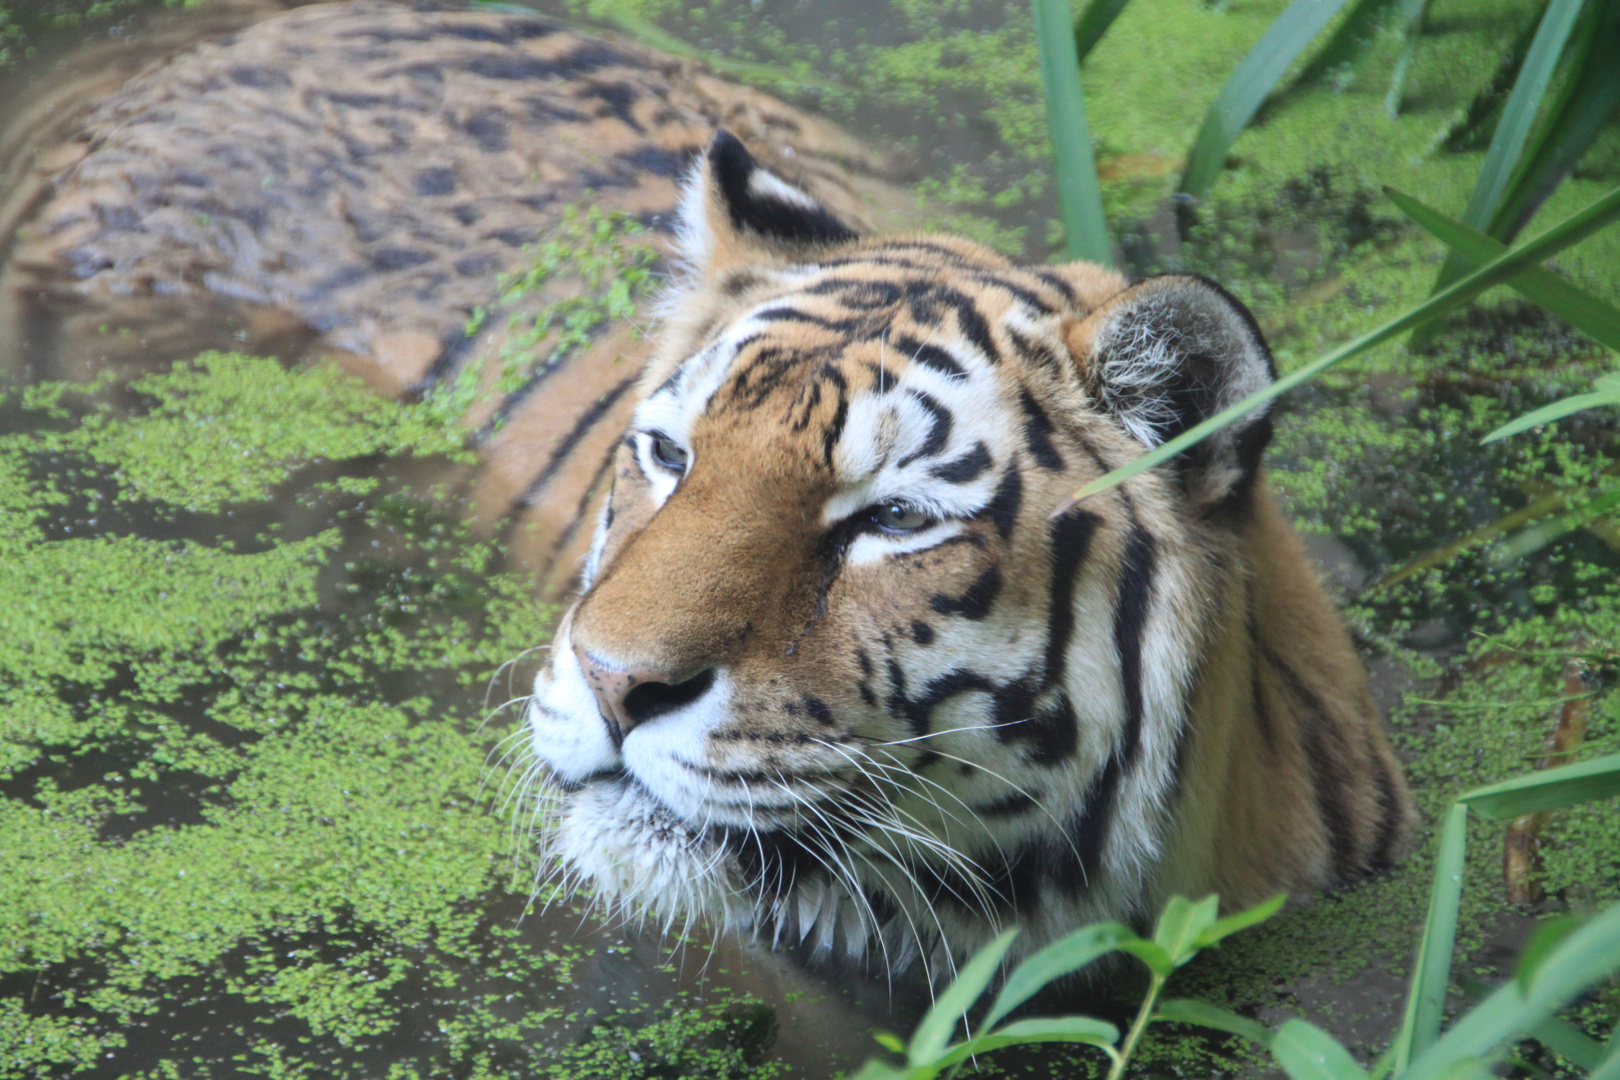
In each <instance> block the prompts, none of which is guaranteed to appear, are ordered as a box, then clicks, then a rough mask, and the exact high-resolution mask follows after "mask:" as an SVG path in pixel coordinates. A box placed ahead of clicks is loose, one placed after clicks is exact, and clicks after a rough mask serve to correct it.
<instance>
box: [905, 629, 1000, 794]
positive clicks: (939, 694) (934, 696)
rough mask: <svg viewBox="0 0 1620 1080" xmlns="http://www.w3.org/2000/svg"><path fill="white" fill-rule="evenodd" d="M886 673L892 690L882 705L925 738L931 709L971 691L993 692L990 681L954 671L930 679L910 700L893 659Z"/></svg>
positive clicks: (917, 766)
mask: <svg viewBox="0 0 1620 1080" xmlns="http://www.w3.org/2000/svg"><path fill="white" fill-rule="evenodd" d="M888 669H889V685H890V687H891V690H890V693H889V699H888V701H887V702H886V703H885V704H887V706H888V708H889V711H890V712H891V713H893V714H895V715H897V716H903V717H905V719H906V721H907V723H908V724H909V725H910V727H911V730H912V733H913V734H915V735H927V734H928V731H929V726H928V725H929V719H930V718H931V717H932V715H933V712H934V709H935V708H936V707H938V705H939V704H940V703H941V702H943V701H945V700H946V699H947V698H952V697H955V696H956V695H957V694H963V693H968V692H970V691H979V692H983V693H990V692H993V691H994V689H995V687H994V686H993V685H991V682H990V680H989V679H987V678H986V677H985V676H983V675H980V674H979V673H978V672H976V671H967V670H964V669H962V668H954V669H952V670H950V671H947V672H946V673H945V674H943V675H939V676H936V677H935V678H933V679H930V680H929V681H928V685H927V686H925V687H923V691H922V694H921V695H920V696H919V697H917V698H915V699H913V698H911V697H909V696H908V695H907V694H906V674H905V672H904V671H903V670H902V669H901V667H900V665H899V663H898V662H897V661H896V660H895V659H894V657H892V656H891V657H890V658H889V660H888ZM922 769H923V765H922V764H920V763H915V764H913V765H912V771H913V772H921V771H922Z"/></svg>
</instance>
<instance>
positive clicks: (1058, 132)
mask: <svg viewBox="0 0 1620 1080" xmlns="http://www.w3.org/2000/svg"><path fill="white" fill-rule="evenodd" d="M1033 2H1034V5H1035V47H1036V52H1037V53H1038V55H1039V58H1040V66H1041V86H1042V87H1043V88H1044V89H1045V92H1046V124H1047V129H1048V130H1049V131H1050V133H1051V138H1052V165H1053V171H1054V172H1055V174H1056V176H1057V192H1058V209H1059V213H1060V215H1061V216H1062V219H1063V231H1064V234H1065V236H1066V238H1067V245H1068V251H1069V256H1070V257H1071V258H1076V259H1089V260H1091V261H1092V262H1094V263H1101V264H1102V265H1103V266H1112V265H1113V253H1112V251H1111V249H1110V247H1109V243H1108V224H1107V222H1106V221H1104V220H1103V206H1102V187H1101V185H1100V183H1099V182H1098V180H1097V160H1096V158H1095V156H1094V155H1093V153H1092V149H1091V127H1090V125H1089V124H1087V123H1086V98H1085V93H1084V92H1083V91H1082V89H1081V86H1080V60H1079V58H1078V57H1077V56H1076V55H1075V50H1074V44H1075V43H1074V25H1073V24H1072V23H1071V22H1070V21H1069V18H1070V16H1069V4H1068V0H1033Z"/></svg>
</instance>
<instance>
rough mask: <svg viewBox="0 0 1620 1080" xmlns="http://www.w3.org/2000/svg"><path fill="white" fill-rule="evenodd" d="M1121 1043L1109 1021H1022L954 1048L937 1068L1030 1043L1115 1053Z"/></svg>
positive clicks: (1079, 1018) (1082, 1018)
mask: <svg viewBox="0 0 1620 1080" xmlns="http://www.w3.org/2000/svg"><path fill="white" fill-rule="evenodd" d="M1118 1041H1119V1029H1118V1028H1116V1027H1115V1026H1114V1025H1113V1024H1110V1023H1108V1022H1107V1021H1106V1020H1094V1019H1092V1018H1091V1017H1089V1016H1058V1017H1040V1018H1038V1019H1034V1020H1020V1021H1018V1022H1017V1023H1014V1024H1008V1025H1007V1026H1006V1027H1004V1028H1002V1029H1001V1030H1000V1031H993V1032H991V1033H990V1034H988V1035H980V1036H978V1037H977V1038H973V1039H969V1040H968V1041H967V1042H963V1043H958V1044H956V1045H955V1046H952V1047H951V1048H950V1049H949V1050H948V1051H946V1053H945V1054H944V1056H943V1057H941V1058H940V1059H939V1060H938V1061H937V1062H935V1063H934V1064H935V1065H936V1066H938V1067H940V1068H948V1067H949V1066H952V1065H955V1064H957V1063H958V1062H962V1061H966V1060H967V1059H968V1058H970V1057H972V1056H974V1055H975V1054H983V1053H985V1052H987V1051H990V1050H1000V1049H1001V1048H1002V1047H1004V1046H1023V1045H1026V1044H1029V1043H1042V1042H1069V1043H1084V1044H1085V1045H1087V1046H1098V1047H1103V1048H1105V1049H1108V1050H1112V1049H1113V1046H1114V1043H1116V1042H1118Z"/></svg>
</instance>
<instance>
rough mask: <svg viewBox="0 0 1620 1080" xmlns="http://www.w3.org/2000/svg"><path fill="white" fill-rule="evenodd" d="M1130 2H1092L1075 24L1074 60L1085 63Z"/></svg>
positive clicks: (1093, 0)
mask: <svg viewBox="0 0 1620 1080" xmlns="http://www.w3.org/2000/svg"><path fill="white" fill-rule="evenodd" d="M1128 3H1130V0H1091V3H1089V4H1087V5H1086V10H1085V11H1084V12H1082V13H1081V15H1080V18H1079V19H1078V20H1076V22H1075V24H1074V58H1075V60H1076V62H1078V63H1082V64H1083V63H1085V60H1086V56H1087V55H1088V54H1089V53H1090V52H1091V50H1092V49H1094V48H1095V47H1096V45H1097V42H1099V41H1101V40H1102V36H1103V35H1104V34H1106V33H1108V28H1109V27H1110V26H1113V25H1114V20H1115V19H1117V18H1119V13H1120V12H1122V11H1124V10H1125V5H1126V4H1128Z"/></svg>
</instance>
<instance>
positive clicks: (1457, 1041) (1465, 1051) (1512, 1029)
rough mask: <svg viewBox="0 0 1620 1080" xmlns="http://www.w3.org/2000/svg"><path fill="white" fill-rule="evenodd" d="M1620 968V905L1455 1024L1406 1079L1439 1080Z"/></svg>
mask: <svg viewBox="0 0 1620 1080" xmlns="http://www.w3.org/2000/svg"><path fill="white" fill-rule="evenodd" d="M1616 968H1620V904H1616V905H1615V906H1613V907H1611V908H1608V909H1607V910H1605V911H1603V912H1601V913H1600V914H1598V915H1597V916H1596V917H1595V918H1593V919H1592V920H1591V921H1590V922H1588V923H1587V924H1586V925H1585V926H1583V927H1581V928H1580V929H1579V930H1576V931H1575V932H1574V933H1572V934H1570V935H1569V936H1568V937H1567V938H1565V939H1564V941H1563V943H1562V944H1561V945H1559V946H1558V948H1557V949H1555V950H1554V951H1553V954H1552V955H1551V956H1549V957H1548V958H1547V959H1546V960H1544V961H1543V962H1542V963H1541V966H1540V967H1538V968H1537V969H1536V974H1535V977H1534V979H1532V980H1531V982H1530V985H1529V987H1528V989H1527V988H1525V987H1524V986H1523V985H1522V984H1521V983H1520V981H1519V980H1518V979H1514V980H1512V981H1511V982H1509V983H1507V984H1506V985H1504V986H1503V987H1502V988H1501V989H1499V990H1497V991H1496V993H1494V994H1492V995H1491V996H1490V997H1488V998H1486V999H1485V1000H1484V1001H1483V1002H1481V1003H1480V1004H1479V1006H1478V1007H1476V1008H1474V1009H1472V1010H1470V1011H1469V1012H1468V1014H1467V1015H1466V1016H1464V1017H1463V1018H1462V1019H1460V1020H1458V1021H1457V1022H1456V1023H1455V1024H1453V1025H1452V1026H1451V1029H1450V1030H1449V1031H1447V1032H1446V1033H1445V1034H1444V1035H1443V1036H1441V1037H1440V1038H1439V1039H1437V1040H1436V1041H1435V1042H1434V1044H1433V1045H1431V1046H1430V1047H1429V1048H1428V1049H1427V1050H1425V1051H1424V1052H1423V1053H1422V1054H1421V1055H1418V1056H1414V1057H1413V1059H1412V1067H1411V1068H1410V1069H1409V1070H1408V1071H1407V1072H1406V1077H1405V1080H1440V1078H1441V1077H1443V1076H1447V1075H1448V1074H1450V1073H1451V1071H1452V1070H1453V1069H1455V1068H1456V1067H1457V1066H1458V1065H1459V1064H1460V1063H1462V1062H1465V1061H1468V1060H1469V1059H1474V1058H1480V1057H1483V1056H1485V1055H1487V1054H1490V1053H1491V1052H1492V1051H1494V1050H1495V1049H1496V1048H1497V1047H1498V1046H1500V1045H1501V1044H1502V1043H1503V1042H1505V1041H1506V1040H1508V1039H1511V1038H1514V1037H1515V1036H1520V1035H1524V1034H1528V1033H1529V1032H1531V1031H1534V1030H1535V1029H1536V1028H1537V1027H1538V1026H1539V1025H1540V1024H1541V1022H1542V1021H1543V1020H1545V1019H1547V1017H1549V1016H1551V1015H1552V1014H1553V1013H1554V1012H1555V1011H1556V1010H1558V1009H1559V1008H1561V1007H1562V1006H1563V1005H1565V1004H1566V1003H1568V1002H1569V1001H1570V1000H1571V999H1572V998H1574V997H1575V995H1577V994H1579V993H1580V992H1581V991H1583V990H1585V989H1586V988H1587V987H1589V986H1591V985H1592V984H1593V983H1595V982H1597V981H1598V980H1599V979H1602V978H1604V977H1605V976H1607V975H1609V974H1610V973H1611V972H1613V971H1614V970H1615V969H1616Z"/></svg>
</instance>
